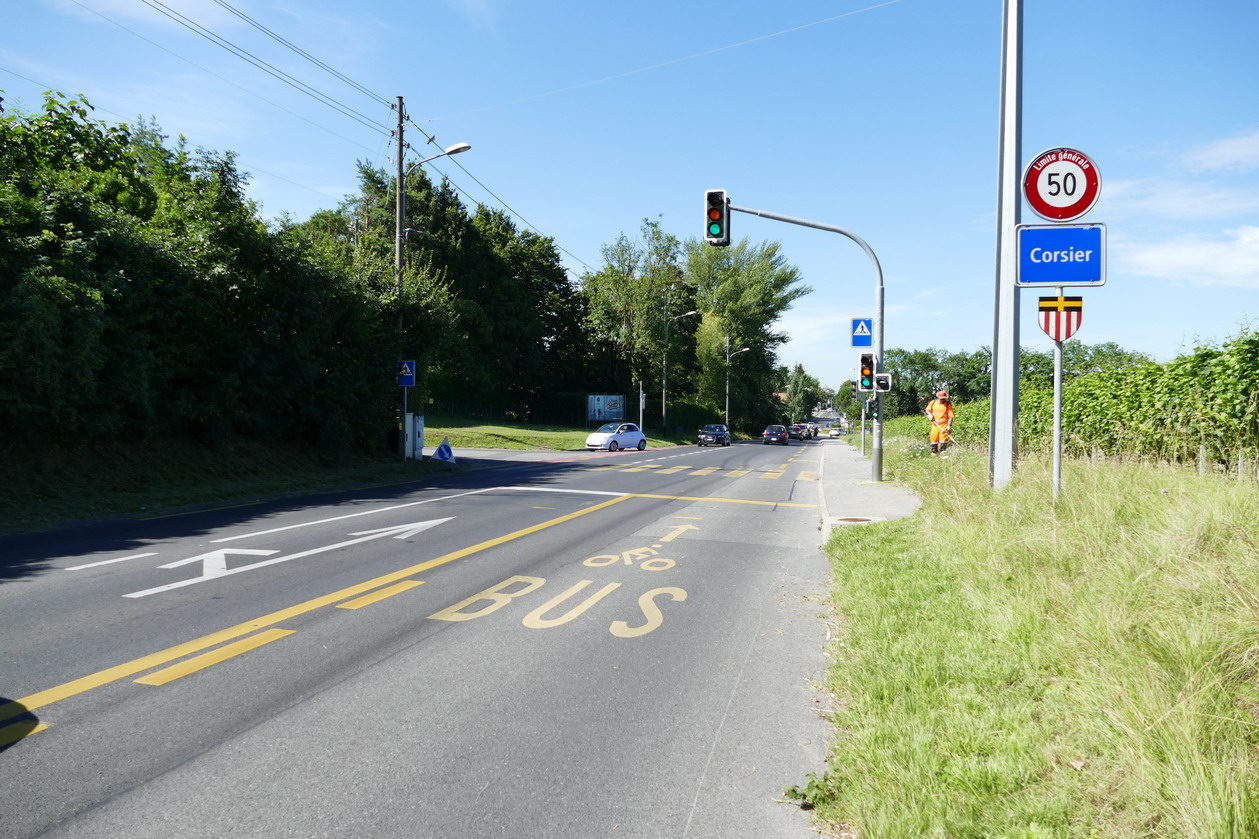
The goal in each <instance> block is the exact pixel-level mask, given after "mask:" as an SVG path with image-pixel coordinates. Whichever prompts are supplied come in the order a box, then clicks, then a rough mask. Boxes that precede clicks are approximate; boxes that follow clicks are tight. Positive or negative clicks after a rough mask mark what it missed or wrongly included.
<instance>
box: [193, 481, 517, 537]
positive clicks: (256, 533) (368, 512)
mask: <svg viewBox="0 0 1259 839" xmlns="http://www.w3.org/2000/svg"><path fill="white" fill-rule="evenodd" d="M494 489H495V488H494V487H487V488H486V489H473V490H469V491H468V492H459V493H456V494H454V495H443V496H442V497H441V498H426V499H424V500H423V501H408V502H407V503H406V504H395V505H393V506H392V507H379V508H377V509H375V510H361V511H359V512H357V513H347V514H345V515H344V516H333V517H332V518H330V519H319V520H318V521H307V522H302V523H301V524H290V525H288V526H286V527H273V528H271V529H270V530H258V531H254V532H253V533H242V534H241V535H239V536H226V537H224V538H222V539H211V540H210V544H212V545H217V544H218V543H220V542H234V541H236V540H237V539H249V538H251V537H254V536H266V535H268V534H270V533H281V532H283V531H285V530H296V529H297V528H299V527H311V526H312V525H316V524H328V523H329V522H334V521H343V520H345V519H352V518H357V517H358V516H371V515H375V514H376V513H387V512H389V511H390V510H405V509H406V508H407V507H418V506H419V505H420V504H432V503H433V502H434V501H449V500H450V499H452V498H462V497H464V496H465V495H477V494H479V493H482V492H493V491H494Z"/></svg>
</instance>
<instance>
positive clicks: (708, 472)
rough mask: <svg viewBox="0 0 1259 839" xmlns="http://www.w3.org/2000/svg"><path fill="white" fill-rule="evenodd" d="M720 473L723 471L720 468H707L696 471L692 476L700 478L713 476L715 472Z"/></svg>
mask: <svg viewBox="0 0 1259 839" xmlns="http://www.w3.org/2000/svg"><path fill="white" fill-rule="evenodd" d="M720 471H721V470H720V469H719V468H718V467H716V466H705V467H704V468H703V469H696V470H695V471H694V472H692V473H691V474H692V475H695V476H698V475H711V474H712V473H714V472H720Z"/></svg>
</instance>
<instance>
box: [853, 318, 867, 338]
mask: <svg viewBox="0 0 1259 839" xmlns="http://www.w3.org/2000/svg"><path fill="white" fill-rule="evenodd" d="M852 334H853V335H869V334H870V327H868V326H866V322H865V321H864V320H859V321H857V326H856V328H855V329H853V331H852Z"/></svg>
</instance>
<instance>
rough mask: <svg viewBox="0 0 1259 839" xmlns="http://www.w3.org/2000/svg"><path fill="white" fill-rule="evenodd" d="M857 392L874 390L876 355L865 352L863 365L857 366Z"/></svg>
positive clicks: (862, 356)
mask: <svg viewBox="0 0 1259 839" xmlns="http://www.w3.org/2000/svg"><path fill="white" fill-rule="evenodd" d="M857 368H858V369H857V373H858V375H857V390H860V391H864V392H869V391H872V390H874V353H872V352H863V353H862V354H861V363H860V364H858V365H857Z"/></svg>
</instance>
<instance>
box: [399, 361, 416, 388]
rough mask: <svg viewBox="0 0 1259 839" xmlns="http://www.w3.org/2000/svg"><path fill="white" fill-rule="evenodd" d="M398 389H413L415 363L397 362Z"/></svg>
mask: <svg viewBox="0 0 1259 839" xmlns="http://www.w3.org/2000/svg"><path fill="white" fill-rule="evenodd" d="M398 387H415V362H414V361H399V362H398Z"/></svg>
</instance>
